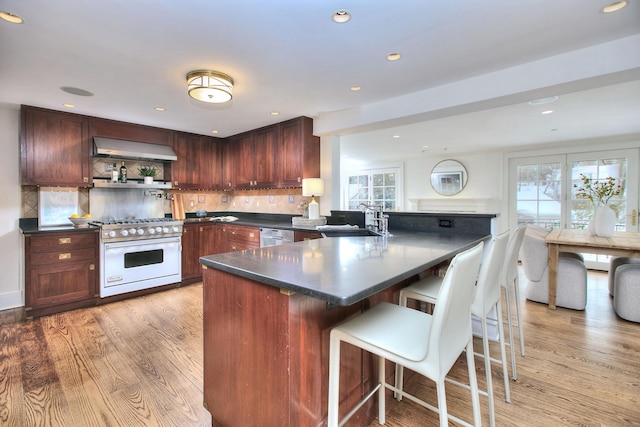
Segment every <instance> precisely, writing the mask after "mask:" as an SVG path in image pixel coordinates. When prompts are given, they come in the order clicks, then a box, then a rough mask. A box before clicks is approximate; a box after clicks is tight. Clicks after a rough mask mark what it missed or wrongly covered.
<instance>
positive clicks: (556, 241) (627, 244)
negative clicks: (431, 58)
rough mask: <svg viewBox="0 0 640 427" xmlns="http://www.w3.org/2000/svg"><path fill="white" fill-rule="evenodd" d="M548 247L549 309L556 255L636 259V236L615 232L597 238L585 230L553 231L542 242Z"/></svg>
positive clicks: (639, 253) (639, 244) (639, 238)
mask: <svg viewBox="0 0 640 427" xmlns="http://www.w3.org/2000/svg"><path fill="white" fill-rule="evenodd" d="M545 241H546V242H547V245H548V246H549V308H551V309H555V308H556V292H557V288H558V255H559V253H560V252H576V253H591V254H599V255H614V256H626V257H635V258H640V233H636V232H630V231H616V232H614V233H613V236H611V237H599V236H593V235H591V234H589V232H588V231H587V230H574V229H567V228H562V229H561V228H556V229H554V230H552V231H551V233H549V235H548V236H547V238H546V239H545Z"/></svg>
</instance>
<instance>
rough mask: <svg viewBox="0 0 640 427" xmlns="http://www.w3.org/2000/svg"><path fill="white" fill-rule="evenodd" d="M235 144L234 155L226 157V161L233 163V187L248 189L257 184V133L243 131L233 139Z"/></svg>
mask: <svg viewBox="0 0 640 427" xmlns="http://www.w3.org/2000/svg"><path fill="white" fill-rule="evenodd" d="M231 144H233V146H234V147H233V151H232V153H233V157H232V158H231V159H229V158H225V159H224V161H225V162H228V163H229V164H231V165H233V166H232V167H233V181H234V182H233V188H234V189H247V188H256V186H255V176H256V170H255V160H256V151H255V134H254V133H253V132H247V133H243V134H241V135H237V136H235V137H233V138H232V139H231Z"/></svg>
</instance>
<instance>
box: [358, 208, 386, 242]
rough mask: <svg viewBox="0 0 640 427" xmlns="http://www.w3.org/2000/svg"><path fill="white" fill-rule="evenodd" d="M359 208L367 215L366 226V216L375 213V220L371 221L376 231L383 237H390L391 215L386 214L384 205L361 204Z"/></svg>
mask: <svg viewBox="0 0 640 427" xmlns="http://www.w3.org/2000/svg"><path fill="white" fill-rule="evenodd" d="M358 208H360V210H361V211H362V212H363V213H364V214H365V225H366V215H367V211H371V212H373V218H372V219H371V221H372V222H373V228H374V231H376V232H377V233H379V234H380V235H381V236H385V237H386V236H388V235H389V215H385V214H384V204H383V203H380V204H379V205H368V204H366V203H360V204H359V205H358Z"/></svg>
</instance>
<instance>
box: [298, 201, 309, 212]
mask: <svg viewBox="0 0 640 427" xmlns="http://www.w3.org/2000/svg"><path fill="white" fill-rule="evenodd" d="M308 208H309V202H305V201H304V200H303V201H301V202H300V203H298V209H300V210H301V211H304V210H307V209H308Z"/></svg>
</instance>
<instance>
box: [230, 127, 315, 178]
mask: <svg viewBox="0 0 640 427" xmlns="http://www.w3.org/2000/svg"><path fill="white" fill-rule="evenodd" d="M223 162H224V169H225V171H224V172H223V174H224V177H225V178H224V179H223V183H224V188H225V189H228V190H233V189H256V188H290V187H301V186H302V179H303V178H318V177H320V138H318V137H316V136H313V120H311V119H310V118H308V117H298V118H296V119H292V120H288V121H286V122H282V123H278V124H276V125H272V126H266V127H263V128H260V129H256V130H253V131H250V132H245V133H242V134H239V135H236V136H233V137H231V138H230V139H229V141H228V142H226V143H225V149H224V155H223Z"/></svg>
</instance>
